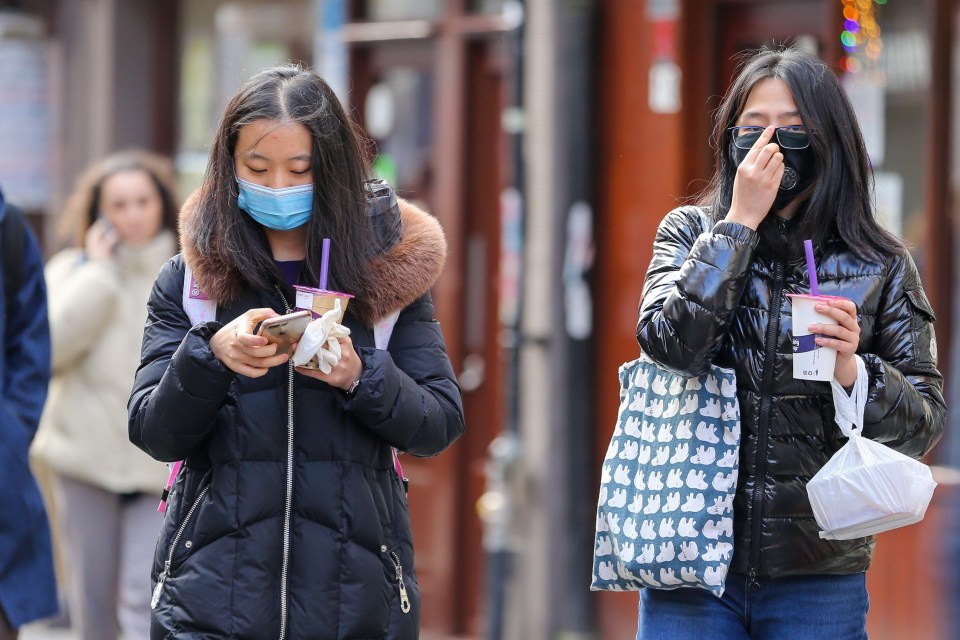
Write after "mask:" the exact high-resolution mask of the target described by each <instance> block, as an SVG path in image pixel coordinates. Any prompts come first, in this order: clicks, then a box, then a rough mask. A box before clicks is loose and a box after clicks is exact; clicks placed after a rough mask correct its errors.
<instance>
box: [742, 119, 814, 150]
mask: <svg viewBox="0 0 960 640" xmlns="http://www.w3.org/2000/svg"><path fill="white" fill-rule="evenodd" d="M764 129H765V127H730V129H729V131H730V135H731V136H733V144H734V145H736V147H737V148H738V149H750V148H751V147H753V145H754V144H756V142H757V140H759V139H760V134H761V133H763V130H764ZM773 136H774V138H776V140H777V144H779V145H780V146H781V147H783V148H784V149H806V148H807V147H809V146H810V134H808V133H807V130H806V128H804V127H803V125H791V126H787V127H777V128H776V129H774V131H773Z"/></svg>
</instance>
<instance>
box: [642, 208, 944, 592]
mask: <svg viewBox="0 0 960 640" xmlns="http://www.w3.org/2000/svg"><path fill="white" fill-rule="evenodd" d="M758 241H759V236H758V234H757V233H756V232H754V231H753V230H752V229H750V228H748V227H745V226H743V225H740V224H737V223H734V222H726V221H721V222H718V223H716V224H714V225H712V228H711V222H710V221H708V219H707V218H706V216H705V215H704V214H702V213H701V212H700V210H699V209H696V208H693V207H685V208H681V209H677V210H674V211H672V212H671V213H670V214H669V215H667V217H666V218H665V219H664V220H663V222H662V223H661V225H660V228H659V230H658V232H657V237H656V241H655V244H654V255H653V260H652V262H651V264H650V268H649V270H648V271H647V279H646V282H645V284H644V289H643V300H642V302H641V308H640V320H639V323H638V326H637V340H638V341H639V342H640V347H641V350H642V351H643V352H644V353H646V354H647V355H649V356H650V357H651V358H653V359H654V360H655V361H657V362H658V363H660V364H661V365H663V366H665V367H666V368H668V369H671V370H674V371H676V372H678V373H681V374H684V375H699V374H700V373H702V372H704V371H705V370H706V368H707V367H708V366H709V365H710V364H711V363H712V364H716V365H719V366H721V367H729V368H732V369H734V370H735V371H736V375H737V395H738V399H739V402H740V412H741V428H742V440H741V450H740V473H739V479H738V483H737V494H736V498H735V500H734V556H733V561H732V566H731V570H732V571H735V572H738V573H744V574H751V573H752V572H755V575H758V576H762V577H780V576H787V575H794V574H815V573H821V574H849V573H858V572H862V571H865V570H866V569H867V568H868V567H869V565H870V557H871V554H872V552H873V547H874V540H873V538H861V539H856V540H847V541H843V540H821V539H820V538H819V536H818V532H819V528H818V527H817V523H816V521H815V520H814V518H813V515H812V512H811V509H810V503H809V501H808V499H807V493H806V483H807V481H808V480H809V479H810V478H811V477H812V476H813V475H814V474H815V473H816V472H817V471H818V470H819V469H820V468H821V467H822V466H823V464H824V463H825V462H826V461H827V460H828V459H829V458H830V456H831V455H832V454H833V453H834V452H835V451H836V450H837V449H839V448H840V446H842V445H843V443H844V441H845V440H844V439H843V438H842V436H841V435H840V431H839V428H838V427H837V426H836V424H835V422H834V409H833V398H832V393H831V390H830V385H829V384H828V383H826V382H813V381H806V380H794V379H793V374H792V365H793V363H792V358H793V354H792V344H791V326H790V304H791V303H790V299H789V298H787V297H786V296H785V294H787V293H809V289H810V283H809V279H808V277H807V274H806V264H805V261H804V260H803V259H802V258H801V259H798V260H793V261H784V260H779V259H773V258H768V257H764V256H761V255H759V254H758V253H757V252H756V247H757V243H758ZM816 257H817V274H818V279H819V282H820V291H821V293H824V294H833V295H838V296H843V297H846V298H850V299H852V300H853V301H854V302H855V303H856V304H857V309H858V311H859V314H860V327H861V338H860V340H861V341H860V348H859V349H858V353H859V355H860V356H861V357H862V358H863V360H864V362H865V363H866V366H867V372H868V375H869V396H868V400H867V409H866V415H865V418H864V422H865V428H864V435H865V436H866V437H868V438H871V439H873V440H876V441H878V442H882V443H884V444H886V445H889V446H890V447H892V448H894V449H896V450H898V451H901V452H903V453H905V454H907V455H910V456H913V457H917V458H919V457H920V456H922V455H923V454H925V453H926V452H927V451H929V450H930V448H931V447H932V446H933V445H934V444H935V443H936V442H937V440H938V439H939V438H940V435H941V433H942V431H943V423H944V415H945V407H944V402H943V397H942V395H941V387H942V378H941V376H940V374H939V373H938V372H937V369H936V343H935V340H934V333H933V320H934V318H933V311H932V310H931V307H930V304H929V303H928V302H927V299H926V296H925V295H924V293H923V289H922V287H921V284H920V279H919V276H918V274H917V269H916V266H915V265H914V263H913V260H912V259H911V258H910V255H909V254H907V253H905V254H904V255H902V256H897V257H895V258H890V259H888V260H887V261H886V262H884V263H882V264H881V263H872V262H864V261H862V260H860V259H858V258H857V257H856V256H855V255H854V254H852V253H851V252H850V251H849V250H847V249H846V248H845V246H844V245H843V244H842V243H841V242H840V241H834V242H830V243H828V244H827V245H826V246H824V247H820V248H818V250H817V255H816Z"/></svg>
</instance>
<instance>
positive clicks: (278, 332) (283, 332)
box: [254, 310, 313, 355]
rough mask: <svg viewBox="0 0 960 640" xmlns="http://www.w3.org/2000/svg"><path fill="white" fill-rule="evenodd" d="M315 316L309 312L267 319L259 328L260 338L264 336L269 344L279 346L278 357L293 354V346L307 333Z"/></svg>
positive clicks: (297, 312)
mask: <svg viewBox="0 0 960 640" xmlns="http://www.w3.org/2000/svg"><path fill="white" fill-rule="evenodd" d="M312 319H313V315H312V314H311V313H310V312H309V311H306V310H304V311H294V312H293V313H288V314H286V315H282V316H276V317H273V318H267V319H266V320H264V321H263V322H261V323H260V325H259V326H258V327H257V329H256V331H255V332H254V333H256V334H257V335H258V336H264V337H266V339H267V342H270V343H273V344H276V345H277V355H280V354H286V355H290V354H292V353H293V345H294V344H295V343H296V342H297V341H299V340H300V336H302V335H303V332H304V331H306V329H307V325H308V324H310V320H312Z"/></svg>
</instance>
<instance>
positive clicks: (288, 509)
mask: <svg viewBox="0 0 960 640" xmlns="http://www.w3.org/2000/svg"><path fill="white" fill-rule="evenodd" d="M277 292H278V293H279V294H280V299H281V300H283V308H284V310H285V311H284V312H285V313H290V305H289V304H288V303H287V298H286V296H284V295H283V291H282V290H281V289H280V287H277ZM292 511H293V361H292V360H291V361H288V362H287V492H286V498H285V502H284V505H283V564H282V566H281V569H280V640H285V638H286V637H287V576H288V573H289V569H290V515H291V513H292Z"/></svg>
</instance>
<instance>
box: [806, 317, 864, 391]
mask: <svg viewBox="0 0 960 640" xmlns="http://www.w3.org/2000/svg"><path fill="white" fill-rule="evenodd" d="M814 308H815V309H816V310H817V311H819V312H820V313H822V314H824V315H827V316H830V317H831V318H833V319H834V320H836V321H837V322H838V324H820V323H815V324H811V325H810V327H809V329H810V332H811V333H816V334H818V335H817V338H816V343H817V344H818V345H820V346H821V347H829V348H831V349H836V350H837V364H836V367H835V368H834V372H833V377H834V379H836V381H837V382H839V383H840V384H841V385H842V386H844V387H849V386H851V385H852V384H853V383H854V382H856V381H857V363H856V360H854V358H853V356H854V354H855V353H856V352H857V347H859V346H860V324H859V323H858V322H857V305H856V304H854V302H853V301H852V300H845V299H842V298H838V299H835V300H827V301H824V302H818V303H817V305H816V306H815V307H814Z"/></svg>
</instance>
